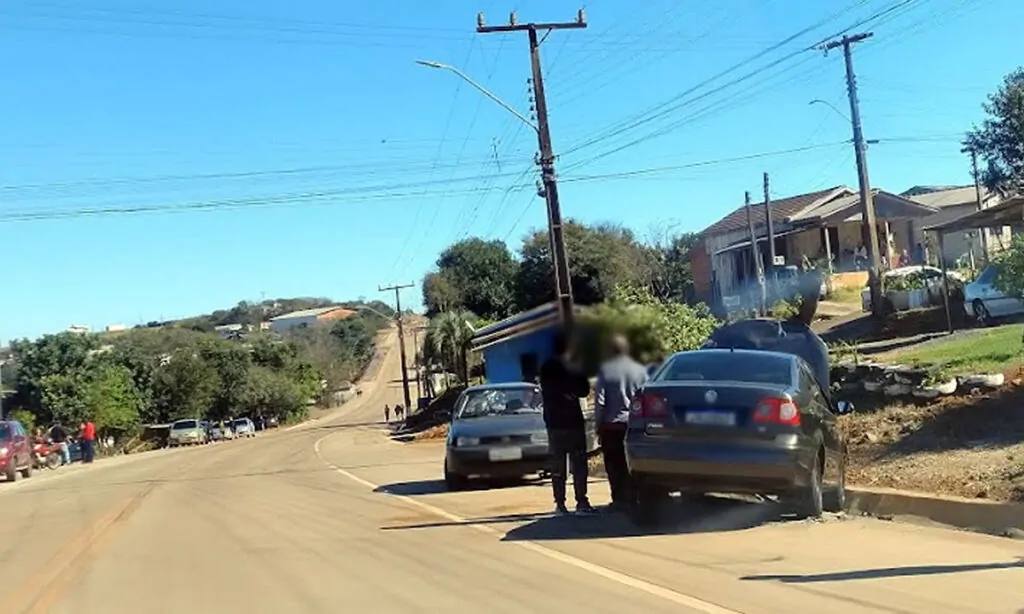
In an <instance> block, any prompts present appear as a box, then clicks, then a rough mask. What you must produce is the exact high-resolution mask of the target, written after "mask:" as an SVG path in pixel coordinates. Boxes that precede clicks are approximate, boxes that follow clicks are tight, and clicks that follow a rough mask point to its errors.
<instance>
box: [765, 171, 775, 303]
mask: <svg viewBox="0 0 1024 614" xmlns="http://www.w3.org/2000/svg"><path fill="white" fill-rule="evenodd" d="M769 192H770V190H769V183H768V173H765V174H764V222H765V224H766V225H767V228H768V254H769V256H770V257H771V260H770V261H768V273H769V275H768V278H769V279H771V280H772V284H773V286H774V284H775V226H774V225H772V199H771V195H770V194H769Z"/></svg>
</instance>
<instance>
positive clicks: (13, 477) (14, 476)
mask: <svg viewBox="0 0 1024 614" xmlns="http://www.w3.org/2000/svg"><path fill="white" fill-rule="evenodd" d="M15 463H16V461H15V460H14V459H13V458H12V459H11V460H10V463H9V464H8V465H7V470H6V471H4V477H5V478H6V479H7V481H8V482H17V481H18V469H17V468H16V467H15V466H14V465H15Z"/></svg>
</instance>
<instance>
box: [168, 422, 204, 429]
mask: <svg viewBox="0 0 1024 614" xmlns="http://www.w3.org/2000/svg"><path fill="white" fill-rule="evenodd" d="M198 427H199V423H198V422H196V421H195V420H182V421H180V422H175V423H174V425H173V426H171V429H173V430H175V431H184V430H186V429H194V428H198Z"/></svg>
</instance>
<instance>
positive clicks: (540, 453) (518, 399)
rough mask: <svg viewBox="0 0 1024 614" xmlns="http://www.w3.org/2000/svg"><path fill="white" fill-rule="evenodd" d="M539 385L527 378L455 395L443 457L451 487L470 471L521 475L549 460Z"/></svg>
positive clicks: (460, 485) (471, 474) (543, 467)
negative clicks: (526, 379) (527, 380)
mask: <svg viewBox="0 0 1024 614" xmlns="http://www.w3.org/2000/svg"><path fill="white" fill-rule="evenodd" d="M541 412H542V410H541V395H540V387H539V386H536V385H534V384H530V383H525V382H523V383H513V384H486V385H483V386H473V387H471V388H467V389H466V390H465V391H464V392H463V393H462V394H461V395H460V396H459V398H458V399H457V400H456V401H455V407H454V409H453V410H452V422H451V426H450V428H449V430H448V443H447V450H446V452H445V459H444V480H445V483H446V484H447V486H448V488H449V490H459V489H462V488H465V486H466V483H467V481H468V480H469V478H471V477H481V478H499V477H522V476H526V475H530V474H536V473H542V472H544V471H546V470H547V469H548V467H549V466H550V462H551V461H550V455H549V453H548V435H547V431H546V430H545V428H544V416H543V414H542V413H541Z"/></svg>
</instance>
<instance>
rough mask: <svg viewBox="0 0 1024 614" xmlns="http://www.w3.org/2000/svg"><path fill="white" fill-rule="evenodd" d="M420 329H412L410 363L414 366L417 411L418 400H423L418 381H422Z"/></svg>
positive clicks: (417, 406)
mask: <svg viewBox="0 0 1024 614" xmlns="http://www.w3.org/2000/svg"><path fill="white" fill-rule="evenodd" d="M420 330H421V329H420V328H419V327H416V328H413V329H412V362H413V364H414V365H415V366H416V409H419V404H420V399H421V398H423V391H422V390H421V389H420V380H421V379H423V362H422V361H421V360H420V336H419V332H420Z"/></svg>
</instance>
